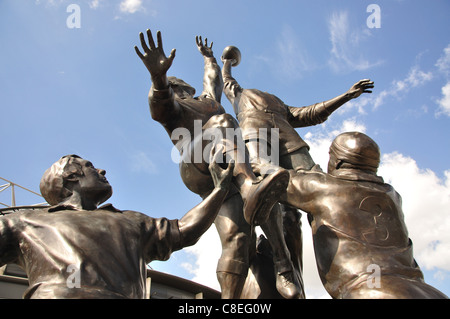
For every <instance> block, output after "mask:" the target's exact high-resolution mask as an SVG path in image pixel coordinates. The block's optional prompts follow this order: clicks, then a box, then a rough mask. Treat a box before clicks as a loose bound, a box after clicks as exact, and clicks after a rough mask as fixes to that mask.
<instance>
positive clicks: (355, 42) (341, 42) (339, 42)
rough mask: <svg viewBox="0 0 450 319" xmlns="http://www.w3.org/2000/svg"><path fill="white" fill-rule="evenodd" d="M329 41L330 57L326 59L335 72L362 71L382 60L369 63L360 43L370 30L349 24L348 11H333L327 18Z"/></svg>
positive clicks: (378, 63)
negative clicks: (363, 54)
mask: <svg viewBox="0 0 450 319" xmlns="http://www.w3.org/2000/svg"><path fill="white" fill-rule="evenodd" d="M328 30H329V33H330V41H331V46H332V47H331V57H330V59H329V61H328V63H329V65H330V67H331V68H332V70H333V71H335V72H351V71H364V70H367V69H369V68H371V67H374V66H376V65H380V64H381V63H382V62H381V61H377V62H375V63H371V62H370V61H369V60H368V59H367V58H365V57H364V56H362V55H361V54H357V53H356V52H361V48H360V44H361V42H362V41H364V40H365V39H367V38H368V36H369V35H370V32H369V31H367V29H365V30H364V31H361V28H356V27H354V26H352V25H350V21H349V18H348V12H346V11H341V12H334V13H333V14H332V15H331V17H330V19H329V20H328Z"/></svg>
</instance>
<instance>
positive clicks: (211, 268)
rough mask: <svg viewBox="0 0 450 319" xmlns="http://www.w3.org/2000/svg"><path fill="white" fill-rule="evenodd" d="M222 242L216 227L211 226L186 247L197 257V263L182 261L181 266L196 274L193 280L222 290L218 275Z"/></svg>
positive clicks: (186, 250)
mask: <svg viewBox="0 0 450 319" xmlns="http://www.w3.org/2000/svg"><path fill="white" fill-rule="evenodd" d="M220 247H222V244H221V243H220V239H219V234H218V233H217V230H216V227H215V226H214V225H213V226H211V227H210V228H209V229H208V230H207V231H206V232H205V233H204V234H203V236H202V237H201V238H200V240H199V241H198V242H197V243H196V244H195V245H194V246H191V247H187V248H185V249H184V252H186V253H187V254H189V255H192V256H193V257H194V258H195V263H194V264H191V263H182V264H181V266H182V267H183V268H184V269H186V270H187V271H188V272H190V273H191V274H193V275H194V277H193V278H192V280H193V281H195V282H198V283H200V284H202V285H205V286H208V287H211V288H213V289H216V290H219V291H220V285H219V282H218V281H217V277H216V267H217V262H218V260H219V258H220V255H221V248H220Z"/></svg>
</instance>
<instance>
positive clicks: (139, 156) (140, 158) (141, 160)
mask: <svg viewBox="0 0 450 319" xmlns="http://www.w3.org/2000/svg"><path fill="white" fill-rule="evenodd" d="M129 157H130V163H131V164H130V165H131V170H132V171H133V172H141V173H146V174H155V173H156V172H157V169H156V165H155V164H154V163H153V161H152V160H151V159H150V157H149V156H148V155H147V154H146V153H145V152H143V151H136V152H133V153H131V154H130V155H129Z"/></svg>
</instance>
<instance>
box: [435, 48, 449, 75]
mask: <svg viewBox="0 0 450 319" xmlns="http://www.w3.org/2000/svg"><path fill="white" fill-rule="evenodd" d="M436 67H437V68H438V70H439V71H440V72H442V73H444V74H447V75H448V74H449V73H450V44H449V45H448V46H447V47H446V48H445V49H444V54H443V55H442V56H441V57H440V58H439V59H438V60H437V62H436Z"/></svg>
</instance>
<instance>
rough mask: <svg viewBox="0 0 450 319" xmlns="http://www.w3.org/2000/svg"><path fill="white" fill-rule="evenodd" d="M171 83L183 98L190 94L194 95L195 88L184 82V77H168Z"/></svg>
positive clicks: (177, 93)
mask: <svg viewBox="0 0 450 319" xmlns="http://www.w3.org/2000/svg"><path fill="white" fill-rule="evenodd" d="M168 80H169V84H170V86H171V87H172V89H173V91H174V92H175V94H176V95H177V96H179V97H181V98H183V97H186V96H189V97H194V94H195V89H194V88H193V87H192V86H190V85H189V84H187V83H186V82H184V81H183V80H182V79H179V78H176V77H174V76H169V77H168Z"/></svg>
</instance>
